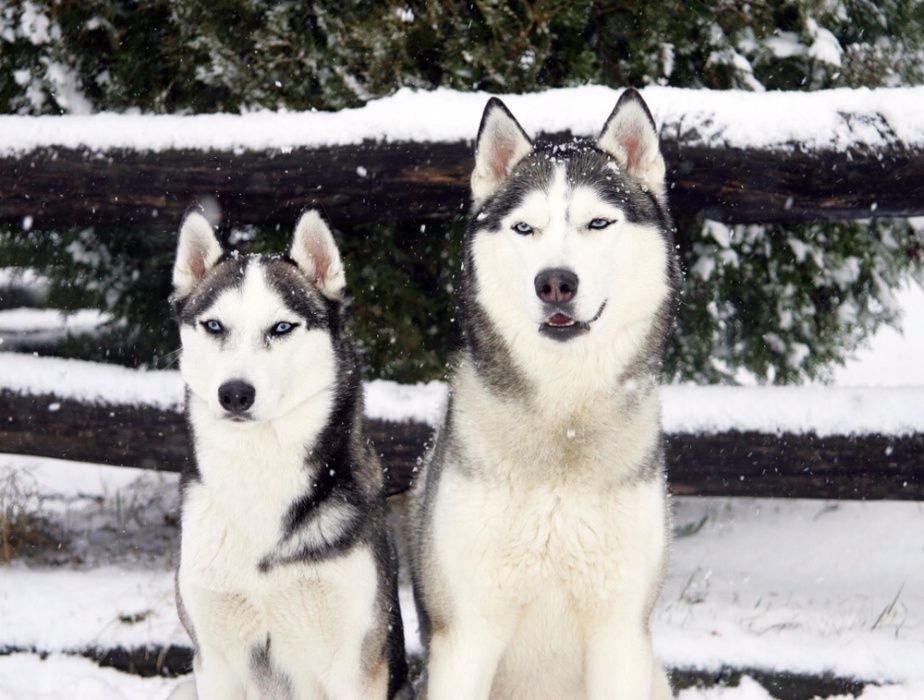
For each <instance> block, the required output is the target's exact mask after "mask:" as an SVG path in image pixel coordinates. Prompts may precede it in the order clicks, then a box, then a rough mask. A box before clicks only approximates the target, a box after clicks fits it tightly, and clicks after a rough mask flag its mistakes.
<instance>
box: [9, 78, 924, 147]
mask: <svg viewBox="0 0 924 700" xmlns="http://www.w3.org/2000/svg"><path fill="white" fill-rule="evenodd" d="M620 92H621V91H620V90H615V89H612V88H609V87H604V86H600V85H588V86H583V87H572V88H558V89H552V90H544V91H542V92H537V93H530V94H522V95H502V97H503V99H504V101H505V102H506V103H507V104H508V105H509V107H510V108H511V109H512V110H513V111H514V113H515V114H517V115H518V116H519V117H520V118H521V119H522V123H523V126H524V127H525V128H526V130H527V132H529V133H535V132H538V131H546V132H558V131H571V132H572V133H575V134H581V135H591V134H596V133H597V132H598V131H599V129H600V124H602V123H603V122H604V121H605V120H606V118H607V117H608V116H609V114H610V112H611V111H612V109H613V106H614V105H615V104H616V100H617V99H618V97H619V94H620ZM642 94H643V95H644V98H645V100H646V102H647V103H648V104H649V106H650V107H651V109H652V113H653V115H654V117H655V120H656V122H657V123H658V125H659V126H660V127H663V132H662V133H663V134H664V135H665V136H668V137H672V138H675V139H678V140H679V141H681V142H682V143H684V144H685V145H710V146H724V145H729V146H734V147H739V148H747V147H759V148H784V149H791V148H794V147H795V145H796V144H798V147H799V148H800V149H805V150H811V149H821V148H831V149H837V150H843V149H844V148H846V147H847V146H851V147H854V148H860V149H863V150H870V151H874V150H875V149H877V148H879V149H881V148H882V147H883V145H885V144H886V143H887V139H891V138H894V139H895V140H896V141H898V142H901V143H903V144H905V145H906V146H907V147H918V146H920V145H922V144H924V110H922V109H921V105H922V103H924V87H906V88H879V89H872V90H871V89H866V88H861V89H838V90H819V91H815V92H798V91H794V92H765V93H756V92H750V91H744V90H721V91H710V90H688V89H681V88H667V87H647V88H645V89H643V90H642ZM488 97H490V95H489V94H488V93H482V92H458V91H455V90H448V89H443V88H441V89H438V90H433V91H416V90H413V89H410V88H404V89H401V90H398V92H396V93H395V94H394V95H392V96H390V97H384V98H382V99H378V100H373V101H371V102H369V103H368V104H366V105H365V106H363V107H359V108H357V109H345V110H341V111H338V112H267V111H263V112H252V113H249V114H207V115H194V116H176V115H139V114H111V113H110V114H107V113H103V114H94V115H87V116H43V117H19V116H0V154H2V155H13V154H21V153H24V152H26V151H29V150H32V149H35V148H42V147H48V146H62V147H67V148H87V149H89V150H91V151H103V150H108V149H115V148H127V149H134V150H139V151H160V150H165V149H171V148H176V149H182V148H190V149H197V150H203V151H209V150H235V151H242V150H259V151H266V150H282V151H284V150H288V149H292V148H297V147H301V146H308V147H316V146H334V145H348V144H360V143H362V142H363V141H365V140H381V141H464V140H471V139H473V138H474V136H475V130H476V127H477V125H478V122H479V120H480V119H481V112H482V110H483V109H484V105H485V103H486V101H487V99H488Z"/></svg>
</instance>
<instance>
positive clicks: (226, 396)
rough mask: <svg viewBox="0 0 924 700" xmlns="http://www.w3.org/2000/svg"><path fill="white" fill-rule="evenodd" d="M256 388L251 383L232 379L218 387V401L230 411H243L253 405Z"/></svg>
mask: <svg viewBox="0 0 924 700" xmlns="http://www.w3.org/2000/svg"><path fill="white" fill-rule="evenodd" d="M256 396H257V390H256V389H254V388H253V385H252V384H248V383H247V382H244V381H241V380H240V379H233V380H231V381H230V382H225V383H224V384H222V385H221V386H220V387H218V402H219V403H220V404H221V407H222V408H223V409H225V410H226V411H228V412H230V413H243V412H244V411H246V410H247V409H249V408H250V407H251V406H253V402H254V399H255V398H256Z"/></svg>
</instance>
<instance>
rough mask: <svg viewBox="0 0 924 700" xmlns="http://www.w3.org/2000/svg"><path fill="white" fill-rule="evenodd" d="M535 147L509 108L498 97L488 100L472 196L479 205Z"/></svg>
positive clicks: (476, 153)
mask: <svg viewBox="0 0 924 700" xmlns="http://www.w3.org/2000/svg"><path fill="white" fill-rule="evenodd" d="M532 149H533V144H532V143H531V142H530V140H529V138H528V137H527V136H526V132H524V131H523V127H521V126H520V125H519V124H518V123H517V120H516V119H514V118H513V115H512V114H511V113H510V110H509V109H507V107H506V106H505V105H504V103H503V102H501V101H500V100H499V99H497V98H496V97H492V98H491V99H490V100H488V104H487V105H486V106H485V108H484V115H482V117H481V126H480V127H479V129H478V144H477V145H476V147H475V170H474V172H473V173H472V197H473V198H474V200H475V204H476V205H478V204H480V203H481V202H483V201H484V200H485V199H487V198H488V197H490V196H491V195H492V194H493V193H494V191H495V190H496V189H497V188H498V187H499V186H500V184H501V183H502V182H503V181H504V180H505V179H506V178H507V176H508V175H510V172H511V171H512V170H513V168H514V166H516V164H517V163H519V162H520V161H521V160H523V158H524V157H525V156H526V155H527V154H528V153H529V152H530V151H531V150H532Z"/></svg>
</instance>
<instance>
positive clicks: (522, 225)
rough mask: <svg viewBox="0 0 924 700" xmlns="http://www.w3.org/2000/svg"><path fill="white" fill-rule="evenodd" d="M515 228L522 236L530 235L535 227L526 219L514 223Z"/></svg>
mask: <svg viewBox="0 0 924 700" xmlns="http://www.w3.org/2000/svg"><path fill="white" fill-rule="evenodd" d="M513 230H514V231H516V232H517V233H519V234H520V235H521V236H528V235H529V234H531V233H532V232H533V227H532V226H530V225H529V224H527V223H526V222H525V221H521V222H519V223H517V224H514V225H513Z"/></svg>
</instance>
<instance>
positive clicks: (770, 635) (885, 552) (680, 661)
mask: <svg viewBox="0 0 924 700" xmlns="http://www.w3.org/2000/svg"><path fill="white" fill-rule="evenodd" d="M673 500H674V523H675V527H676V533H677V536H676V537H675V540H674V543H673V546H672V550H671V555H670V557H671V562H670V569H669V574H668V579H667V582H666V585H665V587H664V591H663V593H662V596H661V601H660V603H659V605H658V608H657V610H656V612H655V620H654V631H653V635H654V639H655V647H656V651H657V653H658V654H659V656H660V657H661V658H663V659H665V660H666V661H667V662H668V663H669V664H670V665H672V666H675V667H681V668H684V667H686V668H703V669H714V670H719V669H720V668H722V667H723V666H725V667H732V668H760V669H773V668H776V669H786V670H788V671H790V672H795V673H810V674H817V673H819V672H824V673H831V674H833V675H835V676H846V677H857V678H862V679H865V680H872V681H901V682H924V664H921V659H924V548H922V546H921V544H922V542H924V503H914V502H888V501H886V502H882V501H879V502H875V503H873V502H858V501H811V500H798V499H750V498H675V499H673Z"/></svg>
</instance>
